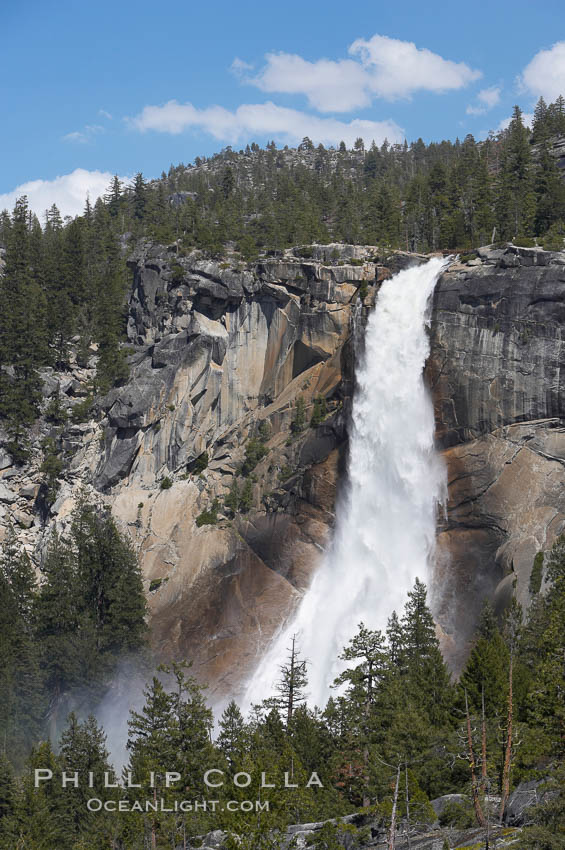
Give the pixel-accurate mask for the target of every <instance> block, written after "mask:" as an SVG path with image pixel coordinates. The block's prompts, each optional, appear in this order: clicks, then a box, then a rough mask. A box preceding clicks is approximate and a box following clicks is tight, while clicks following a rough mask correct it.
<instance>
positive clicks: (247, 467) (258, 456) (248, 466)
mask: <svg viewBox="0 0 565 850" xmlns="http://www.w3.org/2000/svg"><path fill="white" fill-rule="evenodd" d="M268 453H269V450H268V449H267V447H266V446H265V443H264V440H263V439H261V437H260V436H259V437H251V439H250V440H248V441H247V444H246V446H245V459H244V461H243V464H242V467H241V474H242V475H244V476H246V477H247V476H248V475H250V474H251V473H252V472H253V470H254V469H255V467H256V466H257V464H258V463H259V461H261V460H263V458H264V457H265V456H266V455H267V454H268Z"/></svg>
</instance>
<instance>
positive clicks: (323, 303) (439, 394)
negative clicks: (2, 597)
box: [0, 242, 565, 692]
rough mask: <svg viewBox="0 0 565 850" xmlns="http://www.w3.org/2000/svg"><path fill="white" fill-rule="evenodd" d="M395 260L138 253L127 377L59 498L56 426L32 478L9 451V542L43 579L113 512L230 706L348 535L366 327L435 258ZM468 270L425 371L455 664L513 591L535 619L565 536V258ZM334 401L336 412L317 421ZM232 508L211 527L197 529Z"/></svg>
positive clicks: (178, 650)
mask: <svg viewBox="0 0 565 850" xmlns="http://www.w3.org/2000/svg"><path fill="white" fill-rule="evenodd" d="M377 253H378V252H377V249H376V248H374V247H370V246H369V247H363V246H340V245H329V246H321V245H320V246H317V245H314V246H308V247H307V248H301V249H299V250H296V251H295V252H292V251H287V252H285V253H284V254H279V255H278V256H267V257H265V258H264V259H263V260H261V262H259V263H258V264H256V265H252V266H250V265H244V264H242V263H241V261H240V259H239V257H238V256H237V255H232V256H227V257H226V258H225V259H224V261H222V262H212V261H210V260H206V259H203V258H202V257H201V256H200V255H198V254H197V253H194V254H191V255H189V256H182V255H181V254H180V253H179V251H178V248H177V246H175V245H174V246H171V247H169V248H163V247H162V246H155V245H152V244H150V243H149V242H142V243H140V244H139V246H138V249H137V250H136V252H135V253H134V255H133V256H132V257H131V258H130V267H131V270H132V278H133V286H132V291H131V295H130V301H129V318H128V336H129V346H130V357H129V360H130V370H131V374H130V379H129V380H128V382H127V384H126V385H125V386H123V387H119V388H116V389H114V390H112V392H110V393H109V394H108V395H107V396H106V397H105V398H104V399H102V400H99V402H98V403H97V407H96V408H95V411H94V414H95V415H94V416H93V418H92V419H90V420H89V421H86V422H78V421H74V422H72V421H71V422H67V424H64V425H61V426H60V428H62V435H61V440H62V445H63V447H64V451H65V458H66V463H65V468H64V470H63V472H62V474H61V477H60V479H59V490H58V493H57V498H56V501H55V502H54V504H53V505H51V506H50V505H49V503H48V502H47V501H46V499H45V487H46V485H45V476H44V475H43V473H42V472H41V461H42V451H43V450H42V448H41V447H42V445H43V440H44V438H45V437H46V436H49V435H50V434H51V433H52V429H53V427H54V426H53V424H50V418H49V416H47V415H46V416H44V417H43V418H42V419H41V420H40V421H39V422H38V423H37V424H36V426H35V427H34V431H33V433H32V445H33V449H34V450H33V452H32V456H31V460H30V463H29V464H28V465H27V466H26V467H23V468H17V467H16V466H15V465H14V464H13V461H12V459H11V457H10V456H9V454H8V453H7V452H6V451H5V450H4V449H0V539H1V536H2V534H3V529H5V527H6V523H7V521H8V520H11V522H12V523H13V524H14V525H15V526H16V527H17V532H18V536H19V538H20V540H21V542H22V543H23V545H24V546H25V548H26V550H27V551H28V552H29V554H30V555H31V556H32V558H33V559H34V560H35V563H36V564H38V565H39V564H40V562H41V557H42V554H43V552H44V551H45V546H46V543H47V541H48V539H49V536H50V534H51V532H52V530H53V528H54V527H57V528H58V529H59V530H60V531H61V532H63V533H64V532H65V529H66V527H67V525H68V523H69V521H70V515H71V512H72V510H73V507H74V505H75V504H76V499H77V497H78V494H79V492H80V490H81V489H86V491H87V493H88V495H89V498H90V499H91V500H93V501H95V502H99V503H100V504H101V505H102V504H104V503H105V504H109V505H111V507H112V510H113V512H114V515H115V517H116V518H117V520H118V521H119V523H120V524H121V525H122V527H123V528H125V529H127V531H128V533H129V534H130V536H131V537H132V539H133V541H134V543H135V546H136V548H137V550H138V552H139V555H140V561H141V565H142V570H143V577H144V581H145V587H146V590H147V595H148V599H149V607H150V615H151V626H152V630H151V631H152V637H153V643H154V648H155V650H156V653H157V655H158V656H159V657H160V658H162V659H169V658H173V657H174V658H179V657H188V658H191V659H192V660H193V661H194V663H195V671H196V672H197V673H198V674H199V675H200V676H201V678H202V679H206V680H207V681H209V682H211V683H212V684H213V685H214V687H215V689H216V690H217V691H218V692H226V691H232V692H233V691H234V690H235V688H234V683H235V682H236V681H237V682H241V681H242V680H244V679H245V677H246V676H247V674H248V672H251V670H252V669H253V668H254V666H255V664H256V662H257V659H258V658H259V656H260V655H261V653H262V651H263V649H264V647H265V645H266V643H267V642H268V641H269V639H270V636H271V635H272V634H273V632H274V631H275V630H276V629H278V628H279V627H280V625H281V623H282V622H283V621H284V619H285V617H286V616H287V615H288V614H289V613H290V612H291V610H292V609H293V608H294V606H295V605H296V603H297V601H298V600H299V598H300V596H301V594H302V592H303V591H304V588H305V587H307V585H308V584H309V582H310V579H311V576H312V574H313V571H314V570H315V569H316V567H317V564H318V562H319V558H320V553H321V551H322V550H323V548H324V546H325V545H326V543H327V541H328V539H329V536H330V534H331V529H332V525H333V521H334V504H335V499H336V492H337V490H338V487H339V482H340V480H342V477H343V469H344V463H345V453H346V440H347V417H348V411H349V404H350V399H351V394H352V389H353V381H354V366H355V364H354V360H355V354H354V349H355V346H354V345H353V339H352V331H353V329H354V325H355V324H357V326H358V327H362V323H363V318H364V315H366V312H367V309H368V308H369V307H370V305H371V303H372V302H373V301H374V297H375V294H376V292H377V289H378V283H379V281H381V280H382V279H384V278H385V277H386V276H388V275H389V274H391V273H392V272H396V271H398V270H400V269H402V268H406V267H408V266H409V265H411V264H413V263H420V262H424V261H425V259H426V258H425V257H423V256H420V255H414V254H408V253H404V252H396V253H395V254H393V255H392V256H389V257H380V258H379V257H378V256H377ZM467 260H468V261H467V262H466V263H457V264H454V265H452V266H451V267H450V269H449V271H448V272H447V273H446V274H445V275H444V276H443V277H442V279H441V280H440V281H439V283H438V286H437V288H436V292H435V296H434V302H433V305H432V321H431V357H430V360H429V364H428V369H427V373H428V379H429V383H430V386H431V388H432V392H433V397H434V403H435V410H436V422H437V434H438V444H439V446H440V448H441V449H442V450H443V452H444V455H445V458H446V462H447V468H448V478H449V500H448V505H447V514H446V517H445V518H442V520H441V522H440V528H439V538H438V543H439V545H438V553H437V567H436V571H435V579H434V586H433V595H434V600H435V608H436V613H437V616H438V619H439V622H440V624H441V626H442V629H443V636H444V645H445V647H446V649H447V650H448V651H449V652H450V656H451V659H452V663H453V666H454V667H455V668H457V667H458V666H459V665H460V663H461V660H462V658H463V656H464V653H465V650H466V645H465V640H466V638H468V637H469V636H470V635H471V633H472V630H473V628H474V626H475V623H476V619H477V616H478V613H479V610H480V607H481V604H482V600H483V599H484V598H485V597H486V596H493V597H494V598H495V599H496V600H497V604H498V605H499V606H500V608H502V607H503V606H504V605H505V604H506V603H507V602H508V599H509V597H510V595H511V594H512V592H515V593H517V595H518V598H519V600H520V601H521V602H522V603H523V604H524V605H527V604H529V601H530V591H529V577H530V572H531V568H532V564H533V559H534V557H535V555H536V553H537V552H538V551H540V550H542V549H547V548H548V547H549V546H550V545H551V544H552V542H553V541H554V539H555V538H556V536H557V535H558V534H559V533H561V531H562V530H563V528H564V527H565V496H564V495H563V494H564V493H565V487H564V484H565V468H564V465H565V431H564V424H565V416H564V414H563V410H562V407H563V402H562V399H563V398H564V395H563V379H562V369H561V366H562V362H563V359H564V357H565V353H564V351H563V346H562V338H561V334H562V331H561V328H562V326H563V323H564V320H565V255H564V254H558V253H550V252H544V251H541V250H539V249H522V248H515V247H513V246H505V247H502V248H494V247H493V248H485V249H480V250H479V251H478V252H477V253H476V255H474V256H473V257H472V258H467ZM365 293H366V295H365ZM360 294H362V295H364V296H365V307H363V305H362V301H361V298H360ZM360 336H361V334H359V335H358V337H360ZM96 356H97V354H96V346H95V345H94V346H92V350H91V352H90V359H89V361H88V364H87V366H79V365H78V364H77V362H76V358H75V357H74V355H72V354H71V357H70V366H69V370H68V371H67V372H66V373H64V374H63V373H55V372H54V371H53V370H44V374H43V381H44V395H45V409H46V410H45V413H47V408H48V406H49V405H50V404H51V403H52V402H53V399H55V398H57V399H58V404H59V405H62V407H63V408H64V410H66V411H67V413H68V414H73V411H74V410H75V408H76V406H77V405H79V404H81V403H82V400H83V399H84V397H85V396H86V394H87V392H88V386H89V383H90V382H91V380H92V377H93V375H94V369H95V366H96ZM299 396H301V397H302V399H303V401H304V405H305V421H304V425H303V426H302V427H299V428H296V427H294V426H293V424H292V423H293V418H294V417H295V412H296V401H297V398H298V397H299ZM320 396H321V397H323V398H324V399H325V402H326V414H325V418H324V419H323V421H322V422H321V423H319V424H318V425H317V426H316V427H310V426H309V422H310V417H311V413H312V410H313V406H314V400H315V399H316V398H318V397H320ZM75 412H76V411H75ZM74 418H75V420H76V419H77V418H78V417H77V416H74ZM58 427H59V426H58ZM0 437H1V435H0ZM258 439H260V441H262V442H261V451H260V453H259V455H260V456H259V457H258V458H257V462H256V465H255V466H254V468H253V469H252V470H249V471H250V475H249V476H248V477H247V479H246V480H247V481H248V482H250V484H251V496H250V505H249V506H248V508H249V509H248V510H239V511H233V510H232V509H228V508H227V507H226V506H225V499H226V496H227V494H228V493H229V490H230V488H231V486H232V484H233V481H234V479H238V481H239V483H240V486H242V485H243V482H244V479H243V477H242V476H241V467H242V465H243V463H244V462H245V459H246V453H247V450H248V448H249V446H250V442H251V441H252V440H255V441H256V440H258ZM1 442H2V441H1V439H0V443H1ZM214 505H216V508H215V511H214V512H213V519H212V522H211V524H201V523H200V522H198V523H197V519H198V518H199V517H202V516H203V515H204V516H206V512H210V510H211V509H212V507H213V506H214ZM462 638H463V640H461V639H462Z"/></svg>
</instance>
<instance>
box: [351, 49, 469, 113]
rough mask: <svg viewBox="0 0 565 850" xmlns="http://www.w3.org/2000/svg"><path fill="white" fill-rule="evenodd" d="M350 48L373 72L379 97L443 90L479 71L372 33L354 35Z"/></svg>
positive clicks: (464, 82) (460, 84) (461, 83)
mask: <svg viewBox="0 0 565 850" xmlns="http://www.w3.org/2000/svg"><path fill="white" fill-rule="evenodd" d="M349 52H350V53H351V54H352V55H358V56H360V57H361V60H362V62H363V64H364V65H365V66H366V67H367V68H368V69H370V70H371V72H372V74H373V86H372V90H373V91H374V92H375V94H377V95H378V96H379V97H385V98H388V99H390V100H394V99H396V98H399V97H410V95H411V94H412V93H413V92H415V91H419V90H426V91H431V92H446V91H451V90H453V89H460V88H463V87H464V86H466V85H468V84H469V83H472V82H473V81H474V80H478V79H479V78H480V77H481V76H482V74H481V72H480V71H474V70H473V69H472V68H469V66H468V65H466V64H465V63H464V62H452V61H451V59H443V58H442V57H441V56H438V54H437V53H432V52H431V50H428V49H427V48H425V47H422V48H418V47H416V45H415V44H413V43H412V42H411V41H400V40H399V39H396V38H388V37H387V36H384V35H374V36H373V37H372V38H371V39H369V41H364V40H363V39H361V38H360V39H357V41H354V42H353V44H352V45H351V47H350V48H349Z"/></svg>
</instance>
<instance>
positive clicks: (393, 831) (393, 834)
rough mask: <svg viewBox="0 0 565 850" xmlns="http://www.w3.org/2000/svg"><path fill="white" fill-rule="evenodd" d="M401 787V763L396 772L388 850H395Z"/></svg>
mask: <svg viewBox="0 0 565 850" xmlns="http://www.w3.org/2000/svg"><path fill="white" fill-rule="evenodd" d="M399 785H400V763H399V764H398V770H397V771H396V785H395V788H394V797H393V800H392V814H391V816H390V832H389V834H388V850H394V847H395V843H396V842H395V840H396V806H397V804H398V786H399Z"/></svg>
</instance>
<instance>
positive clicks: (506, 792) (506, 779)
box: [499, 647, 514, 823]
mask: <svg viewBox="0 0 565 850" xmlns="http://www.w3.org/2000/svg"><path fill="white" fill-rule="evenodd" d="M513 655H514V652H513V647H511V649H510V666H509V677H508V720H507V725H506V746H505V748H504V765H503V768H502V789H501V795H500V813H499V818H500V822H501V823H502V819H503V818H504V812H505V811H506V804H507V802H508V797H509V796H510V766H511V762H512V722H513V715H514V705H513V695H512V672H513V671H512V667H513V661H514V659H513Z"/></svg>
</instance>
